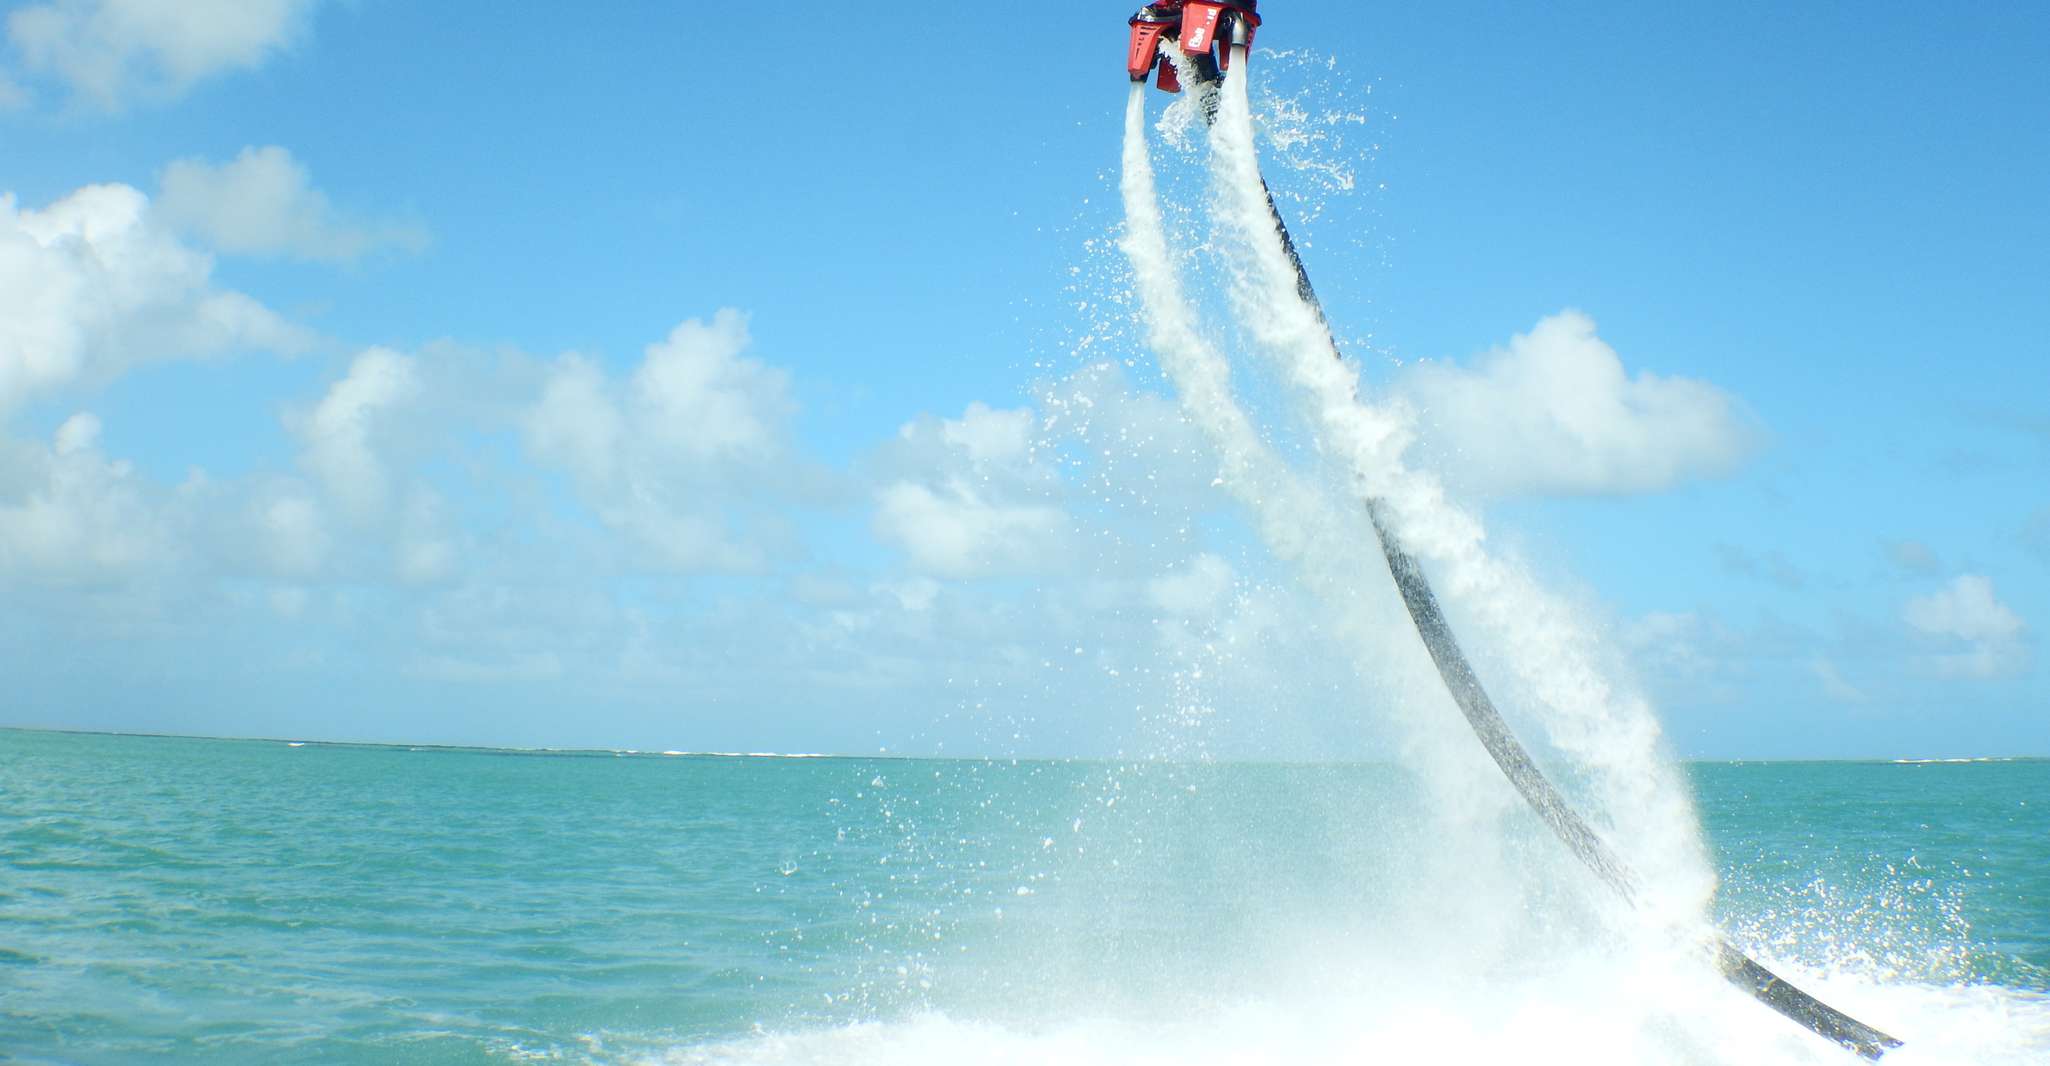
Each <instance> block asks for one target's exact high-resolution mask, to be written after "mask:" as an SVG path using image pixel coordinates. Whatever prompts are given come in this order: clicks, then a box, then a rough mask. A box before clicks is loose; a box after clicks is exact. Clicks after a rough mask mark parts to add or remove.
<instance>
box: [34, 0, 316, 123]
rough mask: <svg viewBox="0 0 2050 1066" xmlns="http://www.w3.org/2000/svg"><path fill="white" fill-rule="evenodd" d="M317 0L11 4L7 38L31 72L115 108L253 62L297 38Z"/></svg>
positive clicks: (102, 0) (162, 95) (111, 0)
mask: <svg viewBox="0 0 2050 1066" xmlns="http://www.w3.org/2000/svg"><path fill="white" fill-rule="evenodd" d="M318 3H319V0H175V2H167V0H50V2H47V3H40V4H30V5H27V6H24V7H20V8H17V9H15V11H14V12H13V13H12V14H11V15H9V16H8V18H7V36H8V40H9V41H11V42H12V43H13V45H14V48H15V50H16V52H17V53H19V55H20V56H21V60H22V64H23V67H24V68H25V69H26V70H28V71H29V72H31V73H35V74H42V75H49V76H53V77H56V78H58V79H60V80H61V81H63V82H64V83H65V84H67V85H69V86H70V87H71V89H72V91H73V92H75V93H76V94H78V95H79V96H80V97H83V98H84V99H86V100H89V101H91V102H92V103H94V104H96V105H98V106H100V107H103V108H106V109H109V110H114V109H118V108H120V107H122V106H124V105H125V104H127V103H129V102H131V101H133V100H135V99H138V98H145V99H168V98H171V97H175V96H177V95H179V94H181V93H183V92H185V91H186V90H187V89H189V88H191V87H192V86H193V85H196V84H198V83H199V82H201V81H204V80H206V79H207V78H210V77H213V76H215V75H218V74H222V73H226V72H228V71H234V70H251V69H254V68H256V67H259V66H261V65H263V63H264V62H265V61H267V60H268V59H270V57H271V56H272V55H274V54H276V53H277V52H279V51H281V50H282V49H284V48H286V47H288V46H289V45H291V44H292V43H293V42H295V41H297V40H298V39H299V38H300V37H301V36H302V35H303V34H304V33H305V31H306V29H307V27H308V25H309V24H310V22H311V17H310V16H311V15H312V13H313V10H314V8H315V7H316V6H317V5H318Z"/></svg>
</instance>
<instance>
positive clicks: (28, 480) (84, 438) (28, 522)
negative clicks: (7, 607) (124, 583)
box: [0, 414, 177, 584]
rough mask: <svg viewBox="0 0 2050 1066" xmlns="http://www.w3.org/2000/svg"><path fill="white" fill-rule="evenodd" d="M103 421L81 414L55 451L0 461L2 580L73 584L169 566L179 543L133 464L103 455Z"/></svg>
mask: <svg viewBox="0 0 2050 1066" xmlns="http://www.w3.org/2000/svg"><path fill="white" fill-rule="evenodd" d="M99 433H100V421H99V419H98V418H97V417H95V416H93V415H91V414H77V415H73V416H72V417H71V418H69V419H67V420H66V421H65V422H64V424H63V425H62V426H61V427H59V428H58V430H57V432H56V434H55V437H54V439H53V440H52V442H51V443H50V444H49V445H48V446H43V445H40V444H31V445H27V446H14V447H11V448H7V449H6V450H5V452H4V453H0V574H12V575H17V576H24V577H27V578H29V579H31V580H34V581H38V582H43V583H54V584H74V583H81V582H85V583H91V582H99V581H105V580H109V579H111V578H114V577H118V576H121V575H125V574H132V573H137V572H142V571H145V570H147V569H148V568H150V567H152V566H155V565H160V564H162V563H164V562H166V561H168V560H169V559H170V558H171V557H172V556H173V554H174V552H175V550H176V546H177V545H176V537H175V535H174V531H173V529H172V528H171V525H170V523H169V522H168V521H167V520H166V518H165V516H164V515H163V513H162V511H161V509H160V508H159V506H158V505H157V503H156V502H155V501H153V500H152V499H150V493H149V487H148V486H147V485H146V484H145V483H144V482H143V480H142V479H141V478H139V477H137V476H136V473H135V470H134V468H133V467H132V466H131V465H130V464H129V463H127V462H126V461H121V460H109V459H108V458H107V457H106V456H105V455H103V454H102V453H101V452H100V450H99Z"/></svg>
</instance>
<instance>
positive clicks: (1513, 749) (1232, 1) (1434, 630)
mask: <svg viewBox="0 0 2050 1066" xmlns="http://www.w3.org/2000/svg"><path fill="white" fill-rule="evenodd" d="M1258 7H1259V3H1258V0H1158V2H1155V3H1150V4H1148V5H1146V6H1145V7H1143V8H1141V9H1140V10H1139V13H1138V14H1136V15H1134V16H1132V18H1131V20H1130V26H1131V48H1130V51H1129V52H1128V53H1127V56H1126V64H1125V66H1126V73H1127V74H1129V75H1130V77H1131V81H1132V85H1133V90H1132V91H1133V92H1134V93H1138V92H1140V91H1142V90H1143V88H1144V85H1145V82H1146V81H1147V80H1148V78H1149V77H1152V76H1153V74H1154V71H1155V70H1158V71H1159V81H1158V84H1159V86H1160V87H1161V88H1162V89H1165V90H1167V91H1168V92H1179V91H1181V88H1182V84H1181V81H1182V78H1181V74H1180V70H1179V69H1178V68H1177V66H1176V64H1175V62H1174V57H1173V56H1172V55H1171V54H1169V53H1168V52H1167V49H1168V48H1170V47H1174V48H1179V50H1180V52H1181V53H1182V59H1183V62H1184V64H1185V65H1186V66H1187V67H1188V68H1189V69H1191V70H1193V71H1194V72H1195V75H1196V81H1197V83H1198V84H1197V86H1196V90H1197V91H1198V92H1199V93H1205V94H1209V95H1207V96H1205V97H1203V98H1201V99H1199V100H1198V106H1199V107H1201V108H1202V109H1203V111H1204V114H1205V115H1206V117H1211V118H1214V117H1215V106H1216V99H1215V93H1216V91H1217V86H1218V84H1219V82H1220V81H1221V80H1222V79H1223V77H1224V76H1225V73H1226V72H1227V71H1229V70H1230V69H1232V68H1234V67H1236V68H1239V69H1241V70H1243V69H1244V67H1245V65H1246V62H1247V58H1246V57H1247V53H1248V52H1249V51H1250V49H1251V46H1252V40H1253V34H1254V31H1255V30H1257V29H1258V28H1259V26H1260V16H1259V14H1258V11H1257V9H1258ZM1263 184H1264V183H1263ZM1267 209H1268V211H1269V213H1270V214H1271V215H1272V217H1273V221H1274V235H1275V237H1276V238H1277V239H1278V240H1279V241H1280V242H1281V249H1282V251H1283V253H1284V254H1285V255H1286V256H1287V258H1288V261H1289V263H1290V264H1291V265H1292V266H1293V267H1294V268H1295V277H1296V294H1297V296H1298V297H1299V298H1300V299H1301V300H1302V302H1303V303H1304V304H1305V305H1306V306H1307V307H1308V308H1309V309H1310V310H1311V311H1313V312H1314V313H1315V314H1316V316H1317V319H1318V321H1320V322H1325V318H1324V309H1323V306H1322V305H1321V304H1320V303H1319V301H1318V299H1317V292H1316V289H1315V288H1314V287H1312V286H1311V284H1310V275H1309V271H1308V270H1307V269H1306V268H1305V267H1304V266H1303V260H1302V256H1301V254H1300V253H1299V252H1298V250H1297V249H1296V246H1295V241H1294V240H1293V239H1292V238H1291V237H1290V236H1289V232H1288V225H1287V223H1286V222H1285V221H1283V219H1282V217H1281V211H1280V209H1279V208H1278V207H1277V206H1276V205H1275V202H1274V197H1273V194H1272V193H1269V194H1268V195H1267ZM1325 331H1326V336H1327V338H1328V339H1330V341H1331V350H1332V353H1333V354H1334V355H1335V354H1337V353H1338V343H1337V338H1335V337H1331V336H1330V335H1329V325H1328V323H1326V326H1325ZM1366 503H1367V514H1368V516H1369V518H1371V519H1372V522H1373V526H1374V534H1375V536H1376V538H1377V539H1378V540H1379V542H1380V545H1381V554H1382V555H1383V556H1384V557H1385V558H1386V559H1387V561H1388V570H1389V573H1390V574H1392V575H1393V576H1394V578H1395V587H1396V589H1397V590H1398V591H1399V592H1400V594H1401V596H1402V602H1403V605H1404V606H1405V607H1406V608H1407V609H1408V611H1409V616H1410V619H1411V620H1412V621H1413V622H1415V623H1416V629H1417V635H1418V636H1419V637H1421V638H1422V639H1423V643H1424V648H1425V650H1426V651H1428V652H1429V653H1430V656H1431V661H1432V663H1433V664H1435V665H1436V667H1437V670H1438V676H1439V677H1440V678H1441V679H1442V680H1443V681H1444V683H1445V688H1446V689H1447V690H1448V691H1449V692H1450V693H1451V695H1452V699H1453V702H1454V703H1456V704H1458V706H1459V710H1460V713H1461V714H1463V715H1464V716H1465V717H1466V721H1467V724H1468V725H1469V726H1470V727H1472V729H1473V734H1474V736H1475V737H1476V738H1477V739H1479V741H1480V742H1481V746H1482V747H1483V748H1486V749H1487V752H1488V755H1489V757H1491V758H1493V759H1494V760H1495V765H1496V766H1498V767H1500V768H1501V770H1502V773H1503V775H1504V776H1506V777H1507V778H1508V779H1509V783H1510V784H1511V785H1512V786H1513V787H1514V788H1515V789H1516V791H1517V792H1518V793H1519V794H1521V795H1522V796H1523V798H1524V800H1525V802H1527V803H1529V805H1530V807H1531V809H1532V810H1533V811H1534V812H1536V814H1537V816H1538V818H1539V819H1540V820H1542V821H1543V822H1544V823H1545V824H1546V825H1547V826H1549V827H1551V830H1552V832H1553V833H1555V834H1557V835H1558V837H1559V839H1560V840H1561V841H1563V842H1564V843H1565V844H1566V846H1567V848H1568V849H1569V850H1571V851H1572V852H1573V854H1574V855H1575V856H1577V857H1578V858H1579V859H1580V861H1581V862H1582V863H1584V864H1585V865H1586V866H1587V867H1588V869H1590V870H1591V871H1593V872H1594V874H1595V875H1596V876H1597V877H1598V878H1600V879H1601V880H1602V881H1603V882H1604V883H1606V884H1607V885H1608V886H1609V887H1610V888H1611V889H1613V890H1614V891H1615V892H1616V893H1617V894H1618V895H1619V896H1621V897H1622V898H1623V899H1624V900H1625V901H1626V902H1629V903H1632V904H1635V902H1636V897H1637V893H1638V888H1637V878H1636V876H1635V874H1633V873H1632V872H1631V870H1630V868H1629V867H1628V866H1627V865H1626V864H1625V863H1624V862H1623V860H1622V858H1621V857H1620V856H1618V855H1617V854H1616V853H1615V851H1614V850H1613V849H1611V848H1610V847H1609V845H1608V843H1607V842H1606V841H1604V840H1603V839H1602V838H1601V836H1600V835H1599V834H1597V833H1596V832H1595V831H1594V829H1593V828H1592V827H1591V826H1589V825H1588V824H1587V822H1586V820H1585V819H1583V818H1581V816H1580V814H1579V812H1577V811H1575V810H1574V809H1573V807H1572V805H1571V804H1569V803H1568V802H1567V801H1566V797H1565V796H1564V795H1563V794H1562V793H1560V791H1559V790H1558V789H1557V788H1556V787H1554V786H1553V785H1552V783H1551V781H1549V780H1548V779H1546V777H1545V775H1544V773H1543V772H1542V771H1541V770H1539V769H1538V766H1537V763H1536V762H1535V761H1534V760H1532V759H1531V757H1530V752H1529V751H1527V750H1526V749H1525V748H1524V746H1523V744H1522V743H1521V742H1520V741H1518V740H1517V739H1516V734H1515V733H1514V732H1512V731H1511V730H1510V728H1509V723H1508V722H1507V721H1506V720H1504V719H1503V717H1502V714H1501V712H1500V711H1498V710H1496V709H1495V704H1494V701H1493V700H1491V699H1489V698H1488V693H1487V690H1486V689H1485V688H1483V687H1482V686H1481V681H1480V677H1479V675H1477V674H1476V673H1475V672H1474V669H1473V665H1472V664H1471V663H1469V662H1468V661H1467V658H1466V654H1465V653H1464V652H1463V651H1461V650H1460V647H1459V642H1458V640H1457V639H1456V638H1455V637H1454V636H1453V633H1452V627H1451V625H1450V624H1449V623H1447V622H1446V620H1445V613H1444V612H1443V611H1442V610H1440V609H1439V606H1438V598H1437V596H1436V595H1435V594H1434V593H1433V592H1432V591H1431V584H1430V580H1429V578H1428V577H1427V576H1426V575H1425V574H1424V569H1423V567H1422V566H1421V565H1419V564H1418V563H1417V561H1416V559H1415V558H1414V557H1413V556H1411V555H1410V554H1409V553H1408V552H1407V551H1406V550H1404V549H1403V547H1402V541H1401V539H1400V537H1399V536H1398V534H1397V531H1396V529H1395V528H1394V521H1395V516H1394V514H1393V513H1392V511H1391V509H1390V508H1389V506H1388V505H1387V503H1386V502H1385V501H1383V500H1380V499H1378V498H1373V497H1369V498H1368V499H1367V501H1366ZM1712 952H1713V955H1714V958H1715V964H1716V968H1717V969H1718V970H1719V971H1721V973H1722V975H1723V976H1724V977H1725V978H1727V979H1728V980H1729V982H1730V983H1731V984H1733V985H1736V986H1737V987H1738V988H1741V989H1743V990H1744V991H1745V992H1747V993H1749V994H1750V995H1751V996H1752V997H1753V998H1755V999H1757V1000H1758V1001H1759V1002H1760V1003H1763V1004H1765V1005H1766V1006H1768V1007H1771V1008H1772V1009H1773V1010H1776V1011H1778V1012H1780V1013H1781V1014H1783V1015H1785V1016H1786V1017H1788V1018H1790V1019H1792V1020H1793V1021H1795V1022H1797V1023H1799V1024H1801V1025H1802V1026H1804V1027H1806V1028H1808V1029H1809V1030H1811V1031H1813V1032H1815V1033H1816V1034H1818V1035H1820V1036H1823V1037H1826V1038H1827V1039H1829V1040H1833V1041H1835V1042H1836V1043H1838V1044H1840V1045H1842V1046H1844V1047H1845V1048H1848V1049H1850V1050H1852V1051H1855V1052H1857V1053H1858V1054H1859V1055H1862V1056H1864V1057H1865V1058H1868V1059H1877V1058H1879V1057H1880V1056H1882V1055H1884V1054H1886V1052H1887V1051H1889V1050H1890V1049H1892V1048H1896V1047H1899V1046H1900V1043H1901V1042H1900V1041H1899V1040H1896V1039H1894V1038H1893V1037H1891V1036H1888V1035H1887V1034H1885V1033H1883V1032H1880V1031H1879V1030H1877V1029H1874V1028H1873V1027H1871V1026H1869V1025H1866V1024H1865V1023H1863V1022H1861V1021H1859V1020H1857V1019H1856V1018H1853V1017H1851V1016H1850V1015H1848V1014H1845V1013H1844V1012H1842V1011H1840V1010H1837V1009H1836V1008H1834V1007H1831V1006H1829V1005H1828V1004H1826V1003H1823V1002H1822V1001H1821V1000H1818V999H1816V998H1815V997H1814V996H1812V995H1810V994H1808V993H1806V992H1804V991H1802V990H1801V989H1799V988H1796V987H1795V986H1793V985H1792V984H1789V983H1788V982H1786V981H1785V980H1783V979H1781V978H1780V977H1779V976H1778V975H1777V974H1774V973H1773V972H1772V971H1771V970H1768V969H1766V968H1765V967H1764V966H1763V965H1761V964H1759V963H1758V962H1757V961H1755V960H1753V959H1752V958H1751V957H1749V956H1748V955H1746V954H1744V952H1743V950H1742V949H1741V948H1739V947H1737V945H1736V944H1735V943H1733V942H1731V940H1730V939H1729V938H1728V937H1727V936H1724V935H1721V934H1717V935H1716V936H1715V937H1714V939H1713V941H1712Z"/></svg>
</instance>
